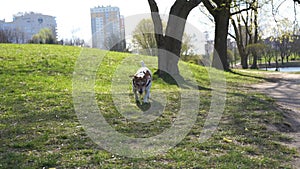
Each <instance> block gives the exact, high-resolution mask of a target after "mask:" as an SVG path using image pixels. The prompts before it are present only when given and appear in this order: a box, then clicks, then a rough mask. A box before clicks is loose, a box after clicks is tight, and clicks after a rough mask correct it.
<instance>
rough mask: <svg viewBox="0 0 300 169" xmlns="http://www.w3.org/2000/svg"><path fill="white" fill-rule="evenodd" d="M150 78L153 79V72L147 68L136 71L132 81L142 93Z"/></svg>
mask: <svg viewBox="0 0 300 169" xmlns="http://www.w3.org/2000/svg"><path fill="white" fill-rule="evenodd" d="M149 80H151V73H150V72H149V71H148V70H145V71H141V72H138V73H136V74H135V75H134V76H133V79H132V82H133V86H134V88H135V89H136V90H137V91H138V92H139V93H140V94H142V93H143V92H144V91H145V89H146V87H147V85H148V82H149Z"/></svg>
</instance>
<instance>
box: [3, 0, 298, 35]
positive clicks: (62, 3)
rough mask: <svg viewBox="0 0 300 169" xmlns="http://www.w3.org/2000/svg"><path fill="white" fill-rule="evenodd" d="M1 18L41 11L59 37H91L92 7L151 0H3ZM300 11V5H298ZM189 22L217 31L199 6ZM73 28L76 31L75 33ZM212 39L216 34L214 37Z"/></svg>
mask: <svg viewBox="0 0 300 169" xmlns="http://www.w3.org/2000/svg"><path fill="white" fill-rule="evenodd" d="M0 1H2V3H1V5H0V19H1V20H2V19H5V20H6V21H12V18H13V14H17V13H18V12H30V11H32V12H37V13H42V14H45V15H51V16H55V17H56V21H57V32H58V39H61V38H71V37H72V35H73V34H74V35H76V36H77V37H80V38H84V39H85V40H89V39H90V37H91V23H90V20H91V19H90V8H93V7H96V6H99V5H100V6H102V5H104V6H107V5H111V6H117V7H119V8H120V12H121V15H124V16H125V18H126V17H130V16H133V15H138V14H145V13H149V12H150V9H149V6H148V1H147V0H5V1H4V0H0ZM173 2H174V0H157V3H158V6H159V8H160V13H161V14H168V13H169V9H170V7H171V5H172V4H173ZM290 2H292V0H287V3H285V5H283V7H284V8H285V9H287V10H282V12H281V13H280V14H281V15H285V16H291V17H293V15H294V13H293V8H292V7H293V5H292V3H290ZM298 9H299V10H298V13H300V5H298ZM188 22H189V23H191V24H193V25H194V26H196V27H197V28H198V30H199V31H201V32H204V31H208V32H209V33H210V34H213V32H214V27H213V23H211V22H210V21H209V20H208V19H207V18H206V17H205V16H204V15H202V14H201V12H200V10H199V9H198V8H195V9H194V10H193V11H192V12H191V14H190V15H189V18H188ZM72 32H73V34H72ZM210 39H212V37H210Z"/></svg>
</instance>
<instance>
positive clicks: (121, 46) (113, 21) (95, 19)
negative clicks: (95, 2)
mask: <svg viewBox="0 0 300 169" xmlns="http://www.w3.org/2000/svg"><path fill="white" fill-rule="evenodd" d="M90 11H91V27H92V47H93V48H99V49H105V50H115V51H124V50H125V48H126V42H125V24H124V17H123V16H121V15H120V9H119V8H118V7H111V6H107V7H104V6H98V7H94V8H91V9H90Z"/></svg>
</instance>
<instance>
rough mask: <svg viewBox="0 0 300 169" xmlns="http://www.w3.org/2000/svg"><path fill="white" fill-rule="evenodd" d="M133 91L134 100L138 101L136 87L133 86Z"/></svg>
mask: <svg viewBox="0 0 300 169" xmlns="http://www.w3.org/2000/svg"><path fill="white" fill-rule="evenodd" d="M133 93H134V98H135V101H137V102H138V101H139V96H138V94H137V91H136V89H135V88H133Z"/></svg>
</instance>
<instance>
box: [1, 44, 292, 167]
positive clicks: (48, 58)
mask: <svg viewBox="0 0 300 169" xmlns="http://www.w3.org/2000/svg"><path fill="white" fill-rule="evenodd" d="M85 55H87V57H89V56H91V57H94V58H95V59H96V60H97V59H103V60H102V62H101V64H100V65H98V66H99V68H98V70H97V71H96V79H95V87H94V90H95V98H96V101H97V104H98V106H99V108H100V109H101V113H102V114H103V116H104V117H105V119H106V121H107V122H108V123H109V124H110V125H111V126H113V127H114V128H115V130H116V131H118V132H121V133H124V134H126V135H128V136H130V137H144V138H147V137H151V136H154V135H157V134H159V133H161V132H163V131H164V130H166V129H168V128H169V127H170V126H171V125H172V120H173V118H174V117H175V118H176V115H177V114H176V113H177V112H178V109H179V108H180V104H178V103H179V101H180V98H179V97H178V95H179V94H178V93H179V92H180V89H178V87H177V86H176V85H171V84H168V83H166V82H164V81H163V80H161V79H159V78H157V77H156V76H154V81H153V86H152V88H153V90H158V91H162V92H163V93H164V94H165V95H166V98H167V101H168V103H167V106H166V108H165V109H164V114H163V115H161V116H160V117H159V118H158V119H156V120H154V121H152V122H150V123H137V122H133V121H131V120H126V119H124V117H123V116H122V115H121V114H120V113H119V112H118V109H117V108H116V107H115V106H114V102H113V97H112V94H111V88H112V79H113V78H114V77H115V72H116V70H118V68H119V67H118V65H120V64H121V63H122V62H123V61H124V60H126V59H127V58H130V57H132V55H131V54H125V53H117V52H105V51H101V50H97V49H84V50H82V48H79V47H66V46H59V45H29V44H28V45H15V44H0V91H1V95H0V136H1V137H0V138H1V140H0V145H1V146H0V168H43V167H45V168H292V167H291V164H290V161H291V160H292V157H293V156H295V155H296V150H294V149H290V148H288V147H286V146H284V145H283V144H281V143H282V142H289V141H291V140H290V138H288V137H286V136H284V135H282V134H281V133H280V132H278V131H276V130H274V126H276V124H280V123H283V119H284V118H283V115H282V112H281V111H279V110H278V109H277V108H276V104H275V103H274V100H272V99H270V98H269V97H266V96H265V95H263V94H260V93H257V92H255V91H253V90H252V89H251V88H249V87H248V86H249V85H250V84H253V83H258V82H262V81H264V78H263V77H261V75H255V72H248V73H245V72H239V71H234V72H226V73H224V75H225V76H224V77H226V81H227V85H226V89H227V95H226V107H225V110H224V113H223V114H222V119H221V121H220V123H219V125H218V129H217V131H215V132H214V133H213V135H212V137H210V138H209V139H208V140H207V141H205V142H203V143H200V142H199V140H198V138H199V135H200V134H201V131H202V127H203V125H204V122H205V119H206V116H207V114H208V112H209V108H210V101H211V96H212V90H211V85H210V80H209V76H208V73H207V69H205V68H204V67H201V66H198V65H193V64H188V63H181V64H184V65H187V66H188V67H189V70H191V71H192V73H193V74H194V78H195V80H196V81H197V85H198V86H199V93H200V96H199V97H200V98H199V99H200V103H199V104H200V105H199V106H200V109H199V112H198V117H197V119H196V122H195V124H194V125H193V127H192V129H191V131H190V132H189V133H188V134H187V136H186V137H185V138H184V139H183V140H182V141H181V142H180V143H179V144H178V145H176V146H175V147H173V148H171V149H170V150H169V151H167V152H166V153H164V154H159V155H156V156H152V157H149V158H129V157H123V156H119V155H116V154H112V153H110V152H108V151H106V150H104V149H102V148H101V147H100V146H98V145H97V144H96V143H95V142H93V141H92V139H91V138H90V137H89V136H88V134H87V133H86V131H85V129H84V126H83V125H82V124H81V123H80V121H79V120H78V117H77V114H76V112H75V109H74V104H73V97H72V92H73V89H72V83H73V82H72V80H73V75H74V67H75V65H77V66H78V63H80V61H79V62H77V64H76V61H77V59H78V58H79V56H85ZM136 57H138V58H139V59H140V58H142V59H144V60H145V61H147V60H149V61H153V62H155V60H156V58H155V57H148V56H136ZM146 64H147V62H146ZM79 65H80V64H79ZM138 65H139V63H136V64H134V63H133V64H132V65H128V70H131V69H133V70H132V71H133V73H134V72H135V71H136V70H135V69H134V68H135V67H138ZM154 66H155V65H151V67H150V68H151V69H152V71H153V72H155V70H156V69H155V67H154ZM87 69H88V68H87ZM214 71H215V70H214ZM124 85H127V86H128V88H130V83H125V84H124ZM124 92H125V94H126V95H129V96H130V97H132V98H133V95H132V94H131V92H130V90H126V91H124ZM121 94H124V93H121ZM132 101H133V100H132ZM124 104H128V103H124ZM132 104H133V105H135V103H134V101H133V103H132Z"/></svg>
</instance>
